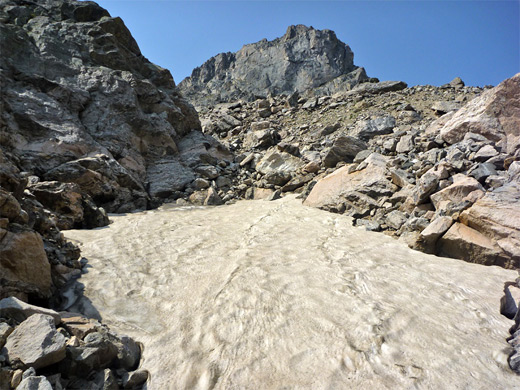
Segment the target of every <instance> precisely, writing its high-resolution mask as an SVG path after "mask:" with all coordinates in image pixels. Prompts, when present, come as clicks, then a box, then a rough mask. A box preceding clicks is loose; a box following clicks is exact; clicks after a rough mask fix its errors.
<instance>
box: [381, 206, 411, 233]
mask: <svg viewBox="0 0 520 390" xmlns="http://www.w3.org/2000/svg"><path fill="white" fill-rule="evenodd" d="M407 219H408V218H407V217H406V215H405V214H404V213H403V212H402V211H399V210H394V211H391V212H390V213H388V215H387V216H386V224H387V225H388V226H389V227H391V228H392V229H395V230H398V229H399V228H401V226H402V225H403V224H404V223H405V222H406V220H407Z"/></svg>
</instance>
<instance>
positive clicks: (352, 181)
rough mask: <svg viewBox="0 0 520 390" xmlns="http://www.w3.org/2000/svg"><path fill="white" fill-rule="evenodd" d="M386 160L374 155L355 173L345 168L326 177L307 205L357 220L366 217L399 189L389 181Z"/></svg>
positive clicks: (305, 202)
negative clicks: (381, 199) (383, 198)
mask: <svg viewBox="0 0 520 390" xmlns="http://www.w3.org/2000/svg"><path fill="white" fill-rule="evenodd" d="M386 163H387V161H386V158H385V157H384V156H381V155H379V154H377V153H373V154H371V155H370V156H369V157H368V158H367V159H366V160H365V161H364V162H363V165H364V167H363V168H362V169H359V170H354V171H353V169H352V168H353V166H352V165H346V166H344V167H341V168H339V169H337V170H336V171H334V172H333V173H331V174H330V175H328V176H326V177H324V178H323V179H321V180H320V181H318V182H317V183H316V185H315V186H314V187H313V188H312V191H311V192H310V194H309V196H308V197H307V198H306V199H305V201H304V205H306V206H313V207H318V208H321V209H324V210H329V211H336V212H346V213H347V214H349V215H352V216H354V217H363V216H367V215H368V214H369V213H370V211H371V210H372V209H375V208H377V207H378V202H377V199H378V198H379V197H381V196H390V195H391V194H392V193H393V192H395V191H396V190H397V186H396V185H394V184H393V183H392V182H391V181H390V180H388V178H387V173H388V171H387V166H386Z"/></svg>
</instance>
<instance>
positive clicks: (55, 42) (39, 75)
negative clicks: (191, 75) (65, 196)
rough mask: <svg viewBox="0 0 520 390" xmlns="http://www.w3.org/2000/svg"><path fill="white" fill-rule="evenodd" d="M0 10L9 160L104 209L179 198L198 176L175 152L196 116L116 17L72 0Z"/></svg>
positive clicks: (0, 61) (12, 4)
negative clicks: (74, 186) (73, 187)
mask: <svg viewBox="0 0 520 390" xmlns="http://www.w3.org/2000/svg"><path fill="white" fill-rule="evenodd" d="M0 17H1V18H2V25H1V26H0V28H1V35H0V36H1V42H0V44H1V46H2V57H1V58H0V67H1V69H2V72H1V73H0V81H1V82H2V91H3V93H2V94H1V96H0V98H1V104H2V107H3V109H2V113H1V120H2V127H3V129H2V144H1V145H2V146H1V148H2V150H3V152H4V154H5V156H6V157H7V158H8V159H10V160H11V161H12V162H13V163H14V165H16V166H18V168H19V169H20V170H21V171H25V172H28V173H30V174H32V175H35V176H37V177H39V178H41V179H44V180H46V181H60V182H68V183H71V182H72V183H76V184H77V185H78V186H79V187H80V189H81V190H82V192H83V193H84V194H87V195H89V196H90V197H91V198H92V199H93V200H94V202H95V205H96V206H102V207H103V208H104V209H105V210H106V211H107V212H128V211H131V210H135V209H146V208H147V207H149V206H153V205H155V204H156V203H157V202H160V201H161V199H162V198H164V197H166V196H171V197H173V198H174V199H175V198H177V197H179V196H181V194H180V193H179V191H184V190H185V189H186V186H187V185H188V184H190V183H191V181H193V180H194V179H195V178H196V177H197V176H198V175H197V174H196V173H195V168H196V166H193V165H191V164H190V163H189V162H186V159H185V158H181V156H180V151H179V144H180V143H182V141H183V139H184V137H185V136H186V135H188V134H189V133H190V132H192V131H193V130H195V131H197V130H199V129H200V122H199V119H198V116H197V113H196V112H195V110H194V109H193V107H192V106H191V105H190V104H189V103H188V102H187V101H186V100H184V99H183V98H182V96H181V95H180V94H179V92H178V90H177V88H176V86H175V83H174V81H173V79H172V77H171V75H170V73H169V72H168V71H167V70H165V69H162V68H161V67H159V66H157V65H154V64H152V63H150V62H149V61H148V60H147V59H146V58H145V57H143V55H142V53H141V51H140V49H139V47H138V45H137V43H136V42H135V40H134V39H133V37H132V36H131V34H130V32H129V31H128V29H127V28H126V26H125V25H124V23H123V21H122V20H121V19H120V18H118V17H111V16H110V15H109V14H108V12H107V11H106V10H104V9H103V8H101V7H99V6H98V5H96V4H95V3H88V4H87V3H84V2H80V1H74V0H64V1H53V0H45V1H42V2H38V3H24V4H20V3H18V2H15V1H4V2H2V6H1V9H0ZM206 138H210V137H206ZM213 143H215V141H214V140H213ZM217 163H218V160H217V161H214V162H212V164H213V165H216V164H217ZM172 166H177V167H179V168H178V169H176V170H173V171H172V170H170V168H171V167H172ZM179 171H182V172H185V175H184V178H185V179H184V180H176V179H174V178H175V177H176V176H177V173H178V172H179ZM169 184H171V186H169ZM157 187H160V188H157ZM149 189H150V190H149ZM148 190H149V191H148ZM188 195H189V194H187V195H185V196H186V197H187V196H188ZM155 198H158V199H155ZM73 225H76V221H74V223H73ZM62 227H64V226H62ZM70 227H71V226H68V227H67V228H70ZM75 227H77V226H75Z"/></svg>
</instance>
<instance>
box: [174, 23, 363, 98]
mask: <svg viewBox="0 0 520 390" xmlns="http://www.w3.org/2000/svg"><path fill="white" fill-rule="evenodd" d="M365 79H367V77H366V74H365V71H364V69H362V68H358V67H357V66H355V65H354V54H353V53H352V51H351V50H350V48H349V47H348V46H347V45H345V44H344V43H343V42H341V41H340V40H338V39H337V37H336V35H335V34H334V32H333V31H330V30H316V29H314V28H312V27H306V26H303V25H297V26H290V27H289V28H288V29H287V32H286V33H285V35H284V36H283V37H281V38H277V39H275V40H273V41H267V40H266V39H264V40H262V41H260V42H257V43H252V44H249V45H245V46H244V47H243V48H242V49H240V50H239V51H238V52H236V53H221V54H218V55H217V56H215V57H213V58H211V59H209V60H208V61H207V62H205V63H204V64H203V65H201V66H200V67H198V68H195V69H194V70H193V73H192V75H191V76H190V77H188V78H186V79H185V80H183V81H182V82H181V83H180V84H179V88H180V90H181V92H182V93H183V95H184V96H185V97H186V98H188V99H189V100H190V101H191V102H193V103H194V104H196V105H213V104H215V103H220V102H229V101H235V100H238V99H244V100H249V101H250V100H254V99H255V98H257V97H266V96H267V95H280V94H287V95H290V94H292V93H294V92H300V93H301V92H305V91H307V90H309V89H312V88H320V89H321V91H320V92H321V93H322V94H323V93H329V94H330V93H334V92H338V91H345V90H348V89H350V88H351V87H352V86H354V85H357V84H358V83H359V82H360V81H363V80H365Z"/></svg>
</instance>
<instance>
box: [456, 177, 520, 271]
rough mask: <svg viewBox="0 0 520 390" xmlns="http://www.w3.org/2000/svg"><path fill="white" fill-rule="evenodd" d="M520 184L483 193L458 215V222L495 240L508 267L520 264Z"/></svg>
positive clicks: (512, 184)
mask: <svg viewBox="0 0 520 390" xmlns="http://www.w3.org/2000/svg"><path fill="white" fill-rule="evenodd" d="M518 194H520V185H518V184H516V183H511V184H508V185H505V186H503V187H500V188H497V189H495V190H494V191H492V192H487V193H486V194H485V196H484V197H482V198H480V199H479V200H477V201H476V202H475V203H474V204H473V206H471V208H469V209H467V210H465V211H464V212H462V214H461V215H460V221H461V222H462V223H464V224H466V225H468V226H470V227H471V228H473V229H476V230H478V231H479V232H480V233H481V234H483V235H485V236H486V237H488V238H489V239H490V240H492V241H494V242H496V245H498V247H499V248H500V251H499V253H500V256H501V257H503V258H505V259H507V266H508V267H516V266H518V265H519V264H520V197H519V196H518Z"/></svg>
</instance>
